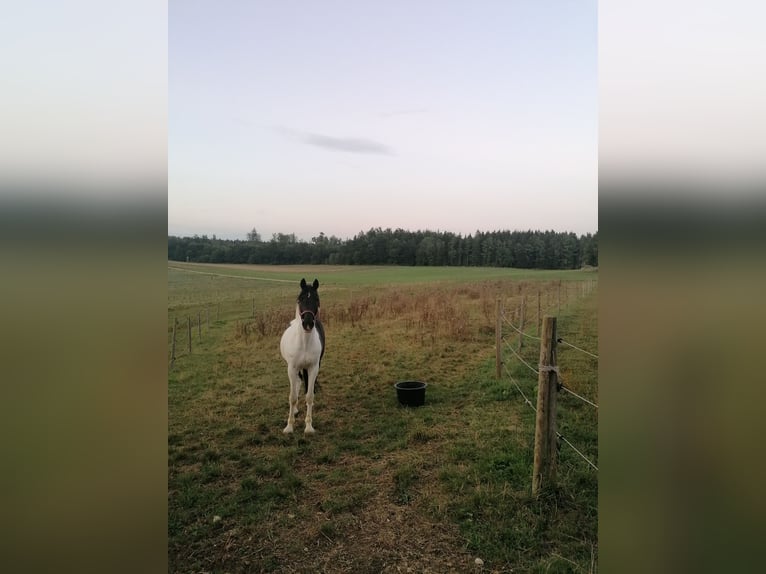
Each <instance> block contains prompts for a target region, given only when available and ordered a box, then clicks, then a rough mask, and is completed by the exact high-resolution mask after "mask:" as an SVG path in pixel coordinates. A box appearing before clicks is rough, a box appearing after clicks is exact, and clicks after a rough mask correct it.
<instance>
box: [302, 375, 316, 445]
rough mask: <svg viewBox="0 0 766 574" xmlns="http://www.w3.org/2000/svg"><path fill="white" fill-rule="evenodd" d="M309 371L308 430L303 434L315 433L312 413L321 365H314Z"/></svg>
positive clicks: (307, 396) (307, 398) (307, 393)
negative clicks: (315, 384) (315, 387)
mask: <svg viewBox="0 0 766 574" xmlns="http://www.w3.org/2000/svg"><path fill="white" fill-rule="evenodd" d="M308 371H309V386H308V390H307V391H306V429H305V430H304V431H303V432H305V433H313V432H314V425H313V422H314V420H313V416H312V412H313V410H314V383H316V380H317V375H319V365H318V364H317V365H314V366H313V367H311V368H310V369H309V370H308Z"/></svg>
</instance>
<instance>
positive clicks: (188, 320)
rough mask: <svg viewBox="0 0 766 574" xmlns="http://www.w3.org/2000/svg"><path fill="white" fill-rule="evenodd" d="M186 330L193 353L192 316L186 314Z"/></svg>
mask: <svg viewBox="0 0 766 574" xmlns="http://www.w3.org/2000/svg"><path fill="white" fill-rule="evenodd" d="M186 332H187V335H188V336H189V352H190V353H191V317H189V316H188V315H187V316H186Z"/></svg>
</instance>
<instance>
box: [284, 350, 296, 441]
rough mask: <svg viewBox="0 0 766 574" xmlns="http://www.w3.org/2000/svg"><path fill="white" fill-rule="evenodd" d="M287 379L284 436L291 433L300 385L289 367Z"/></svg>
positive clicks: (292, 369)
mask: <svg viewBox="0 0 766 574" xmlns="http://www.w3.org/2000/svg"><path fill="white" fill-rule="evenodd" d="M287 377H288V378H289V379H290V408H289V410H288V411H287V426H286V427H285V428H284V429H283V430H282V432H283V433H285V434H288V433H291V432H293V425H294V424H295V414H296V413H297V412H298V390H299V389H300V385H301V380H300V379H299V378H298V373H297V371H296V370H295V369H294V368H291V367H290V366H289V365H288V367H287Z"/></svg>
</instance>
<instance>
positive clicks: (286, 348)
mask: <svg viewBox="0 0 766 574" xmlns="http://www.w3.org/2000/svg"><path fill="white" fill-rule="evenodd" d="M317 289H319V281H317V280H316V279H314V283H313V284H311V285H308V284H307V283H306V279H305V278H304V279H301V292H300V294H299V295H298V300H297V303H296V305H295V319H293V320H292V321H291V322H290V326H289V327H288V328H287V329H286V330H285V332H284V333H283V334H282V340H281V341H280V343H279V351H280V353H282V358H283V359H284V360H285V361H287V376H288V378H289V379H290V410H289V411H288V414H287V426H286V427H285V428H284V430H283V431H282V432H284V433H285V434H287V433H291V432H293V425H294V424H295V415H296V414H298V393H299V392H300V388H301V381H303V385H304V388H305V389H306V428H305V430H304V432H305V433H313V432H314V426H313V424H312V423H313V420H312V410H313V407H314V385H315V384H316V380H317V375H318V374H319V365H320V363H321V362H322V357H323V356H324V327H323V326H322V323H321V322H320V321H319V294H318V293H317Z"/></svg>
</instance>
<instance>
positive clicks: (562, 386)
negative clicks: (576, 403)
mask: <svg viewBox="0 0 766 574" xmlns="http://www.w3.org/2000/svg"><path fill="white" fill-rule="evenodd" d="M559 388H560V389H563V390H565V391H566V392H568V393H569V394H570V395H574V396H575V397H577V398H578V399H580V400H581V401H583V402H586V403H588V404H589V405H591V406H594V407H596V408H598V405H597V404H596V403H594V402H591V401H589V400H588V399H586V398H585V397H581V396H580V395H578V394H577V393H576V392H574V391H573V390H572V389H569V388H567V387H566V386H564V383H562V382H561V379H560V378H559Z"/></svg>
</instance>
